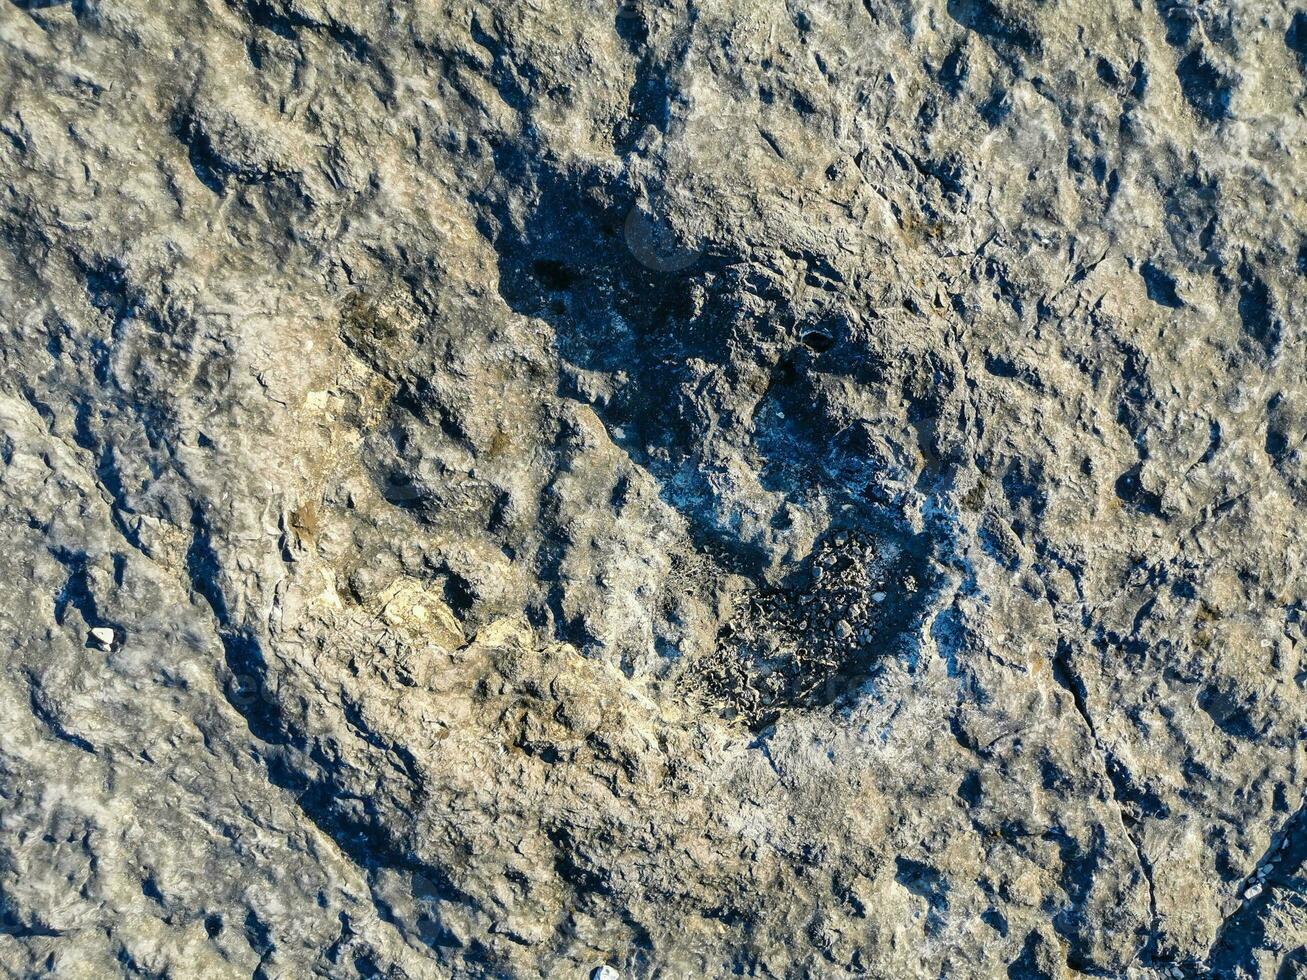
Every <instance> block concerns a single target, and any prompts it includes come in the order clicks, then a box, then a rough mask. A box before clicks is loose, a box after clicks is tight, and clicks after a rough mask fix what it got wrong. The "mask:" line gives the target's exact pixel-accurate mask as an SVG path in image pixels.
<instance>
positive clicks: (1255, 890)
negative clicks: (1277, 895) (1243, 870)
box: [1243, 884, 1262, 901]
mask: <svg viewBox="0 0 1307 980" xmlns="http://www.w3.org/2000/svg"><path fill="white" fill-rule="evenodd" d="M1261 893H1262V886H1261V885H1260V884H1257V885H1253V886H1252V887H1251V888H1249V889H1248V890H1247V891H1246V892H1244V893H1243V897H1244V898H1245V899H1246V900H1249V901H1251V900H1252V899H1254V898H1256V897H1257V896H1258V895H1260V894H1261Z"/></svg>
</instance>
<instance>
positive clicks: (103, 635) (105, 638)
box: [90, 626, 115, 650]
mask: <svg viewBox="0 0 1307 980" xmlns="http://www.w3.org/2000/svg"><path fill="white" fill-rule="evenodd" d="M90 639H91V641H92V642H93V643H95V645H96V646H98V647H99V648H100V649H101V650H110V649H112V648H113V641H114V639H115V637H114V632H113V629H112V628H110V627H108V626H96V627H94V628H93V629H92V630H91V636H90Z"/></svg>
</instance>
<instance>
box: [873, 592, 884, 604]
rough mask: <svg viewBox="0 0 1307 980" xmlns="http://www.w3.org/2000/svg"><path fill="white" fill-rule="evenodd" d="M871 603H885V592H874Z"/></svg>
mask: <svg viewBox="0 0 1307 980" xmlns="http://www.w3.org/2000/svg"><path fill="white" fill-rule="evenodd" d="M871 601H872V602H876V603H880V602H884V601H885V593H884V592H873V593H872V594H871Z"/></svg>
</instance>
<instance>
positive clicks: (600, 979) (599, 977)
mask: <svg viewBox="0 0 1307 980" xmlns="http://www.w3.org/2000/svg"><path fill="white" fill-rule="evenodd" d="M590 980H622V975H621V974H620V973H618V972H617V971H616V970H614V969H613V968H612V967H611V966H609V965H608V964H607V963H605V964H604V965H603V966H596V967H595V968H594V969H593V970H591V971H590Z"/></svg>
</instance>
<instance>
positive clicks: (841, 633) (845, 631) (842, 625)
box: [835, 619, 853, 640]
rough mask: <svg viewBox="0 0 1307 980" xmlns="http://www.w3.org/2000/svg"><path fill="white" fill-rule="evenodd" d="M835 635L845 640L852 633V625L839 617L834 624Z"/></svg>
mask: <svg viewBox="0 0 1307 980" xmlns="http://www.w3.org/2000/svg"><path fill="white" fill-rule="evenodd" d="M835 635H836V636H838V637H839V638H840V639H841V640H847V639H848V638H849V637H850V636H852V635H853V627H852V626H850V625H849V624H848V623H847V622H845V621H844V620H842V619H841V620H840V621H839V622H838V623H836V624H835Z"/></svg>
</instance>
